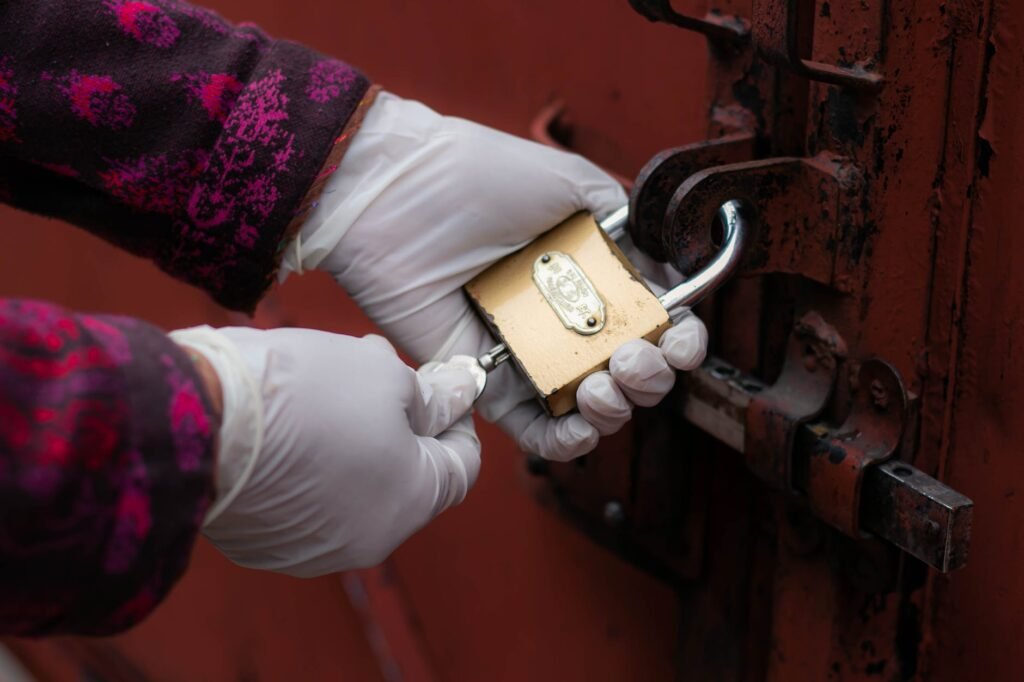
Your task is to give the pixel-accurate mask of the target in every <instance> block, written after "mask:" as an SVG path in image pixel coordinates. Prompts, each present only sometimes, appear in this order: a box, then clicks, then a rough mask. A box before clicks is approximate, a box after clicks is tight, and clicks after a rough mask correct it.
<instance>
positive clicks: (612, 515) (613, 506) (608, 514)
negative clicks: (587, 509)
mask: <svg viewBox="0 0 1024 682" xmlns="http://www.w3.org/2000/svg"><path fill="white" fill-rule="evenodd" d="M604 522H605V523H607V524H608V525H609V526H610V527H611V528H621V527H622V526H623V525H625V523H626V510H625V508H623V506H622V503H621V502H619V501H618V500H612V501H611V502H608V503H607V504H605V505H604Z"/></svg>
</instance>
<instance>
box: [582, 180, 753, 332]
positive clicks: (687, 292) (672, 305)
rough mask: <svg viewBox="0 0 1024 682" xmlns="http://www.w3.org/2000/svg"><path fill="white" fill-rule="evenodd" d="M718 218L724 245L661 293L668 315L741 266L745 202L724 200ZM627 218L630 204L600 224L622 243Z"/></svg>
mask: <svg viewBox="0 0 1024 682" xmlns="http://www.w3.org/2000/svg"><path fill="white" fill-rule="evenodd" d="M718 219H719V221H721V223H722V246H721V248H720V249H719V251H718V253H717V254H716V255H715V257H714V258H712V259H711V261H710V262H708V264H707V265H705V266H704V267H703V268H701V269H700V270H698V271H697V272H696V273H695V274H694V275H693V276H691V277H688V278H686V279H685V280H683V281H682V282H680V283H679V284H677V285H676V286H674V287H672V288H671V289H669V290H668V291H666V292H665V293H664V294H662V295H661V296H659V297H658V300H659V301H660V302H661V305H663V306H664V307H665V310H667V311H668V312H669V315H672V314H673V313H674V312H677V311H679V309H681V308H688V307H690V306H693V305H696V304H697V303H700V301H702V300H703V299H704V298H705V297H707V296H708V295H710V294H711V293H713V292H714V291H715V290H716V289H718V288H719V287H720V286H722V285H723V284H725V282H726V281H727V280H728V279H729V278H730V277H732V276H733V275H734V274H736V271H737V270H739V267H740V265H741V264H742V262H743V256H744V254H745V253H746V250H747V245H748V244H749V243H750V226H749V225H748V223H747V219H746V218H745V217H744V215H743V205H742V204H741V203H740V202H739V201H736V200H732V201H727V202H725V203H724V204H722V206H721V207H720V208H719V209H718ZM628 221H629V207H628V206H623V207H622V208H620V209H619V210H617V211H615V212H614V213H612V214H611V215H610V216H608V217H607V218H605V219H604V220H603V221H601V222H600V225H601V229H602V230H604V231H605V234H607V235H608V236H609V237H610V238H611V239H612V241H614V242H616V243H619V242H620V241H621V240H622V239H623V238H624V237H625V235H626V224H627V222H628Z"/></svg>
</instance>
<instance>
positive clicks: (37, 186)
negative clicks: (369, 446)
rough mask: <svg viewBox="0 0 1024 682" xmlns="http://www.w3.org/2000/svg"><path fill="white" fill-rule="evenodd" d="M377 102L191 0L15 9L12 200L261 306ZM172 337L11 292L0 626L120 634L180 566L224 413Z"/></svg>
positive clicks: (6, 33) (44, 3)
mask: <svg viewBox="0 0 1024 682" xmlns="http://www.w3.org/2000/svg"><path fill="white" fill-rule="evenodd" d="M370 101H372V90H371V89H370V88H369V83H368V81H367V80H366V78H365V77H364V76H363V75H362V74H360V73H359V72H357V71H356V70H354V69H352V68H351V67H349V66H348V65H346V64H344V63H342V62H339V61H336V60H333V59H330V58H326V57H323V56H321V55H318V54H316V53H314V52H312V51H310V50H308V49H306V48H304V47H302V46H299V45H295V44H293V43H288V42H284V41H277V40H272V39H270V38H268V37H267V36H266V35H264V34H263V33H262V32H260V31H259V30H258V29H256V28H254V27H249V26H244V27H237V26H232V25H230V24H228V23H227V22H225V21H223V20H222V19H220V18H219V17H217V16H216V15H214V14H212V13H210V12H208V11H206V10H203V9H200V8H198V7H194V6H192V5H189V4H187V3H185V2H182V1H181V0H0V201H3V202H7V203H10V204H12V205H14V206H17V207H20V208H22V209H25V210H28V211H33V212H37V213H42V214H46V215H49V216H53V217H55V218H60V219H63V220H66V221H68V222H71V223H74V224H76V225H79V226H81V227H84V228H85V229H88V230H90V231H91V232H93V233H95V234H97V235H100V236H101V237H103V238H105V239H107V240H109V241H111V242H113V243H115V244H117V245H119V246H121V247H123V248H126V249H128V250H130V251H132V252H134V253H136V254H138V255H141V256H144V257H146V258H150V259H152V260H154V261H155V262H156V263H158V264H159V265H160V266H161V267H162V268H163V269H164V270H166V271H167V272H169V273H171V274H172V275H174V276H176V277H179V278H181V279H184V280H186V281H188V282H191V283H193V284H196V285H198V286H200V287H202V288H204V289H206V290H207V291H208V292H209V293H210V294H211V295H212V296H213V297H214V298H215V299H216V300H217V301H219V302H220V303H222V304H223V305H225V306H227V307H230V308H234V309H239V310H251V309H252V308H253V307H255V305H256V303H257V301H258V300H259V299H260V297H261V296H262V294H263V292H264V291H265V289H266V288H267V287H268V286H269V284H270V283H271V282H272V281H273V276H274V271H275V269H276V267H277V264H278V262H279V257H280V251H281V247H282V245H283V244H284V243H285V242H286V240H287V239H289V237H290V236H291V234H292V231H293V230H296V229H297V228H298V226H299V225H300V224H301V221H302V218H303V213H304V212H305V211H308V210H309V209H310V208H312V207H313V206H315V198H316V194H317V191H318V188H319V187H322V185H323V182H324V180H325V178H326V176H327V175H328V174H329V173H330V172H331V171H332V170H333V169H334V168H336V167H337V164H338V162H339V158H340V156H341V155H342V154H343V153H344V149H345V148H346V145H347V143H348V141H349V140H350V139H351V136H352V132H353V130H354V129H355V127H356V126H357V125H358V121H359V118H360V116H361V115H362V113H363V112H365V109H366V107H367V106H368V102H370ZM212 414H213V413H212V411H211V406H210V404H209V401H208V399H207V397H206V395H205V394H204V393H203V391H202V388H201V383H200V380H199V378H198V376H197V375H196V373H195V371H194V369H193V367H192V364H191V362H190V361H189V360H188V358H187V357H185V356H184V355H183V354H182V353H181V351H180V350H179V349H178V348H177V346H175V345H174V344H173V343H171V342H170V341H169V340H168V339H167V337H166V336H165V335H164V334H162V333H161V332H160V331H159V330H156V329H155V328H153V327H150V326H148V325H146V324H144V323H142V322H138V321H133V320H129V319H125V318H116V317H101V316H86V315H77V314H73V313H70V312H67V311H64V310H61V309H60V308H58V307H55V306H51V305H48V304H43V303H35V302H26V301H9V300H3V299H0V634H19V635H45V634H54V633H67V632H75V633H92V634H103V633H110V632H115V631H118V630H121V629H123V628H125V627H127V626H129V625H132V624H133V623H135V622H137V621H138V620H140V619H141V618H142V617H144V616H145V615H146V614H148V613H149V612H150V611H151V610H152V609H153V608H154V607H155V606H156V604H158V603H159V601H160V600H161V599H162V598H163V597H164V595H165V594H166V593H167V592H168V590H170V588H171V586H172V585H173V584H174V582H175V581H176V580H177V578H178V577H179V576H180V575H181V573H182V571H183V570H184V568H185V565H186V563H187V561H188V556H189V553H190V550H191V546H192V543H193V542H194V540H195V536H196V534H197V533H198V529H199V526H200V522H201V519H202V517H203V514H204V512H205V510H206V508H207V506H208V505H209V503H210V499H211V495H212V491H213V485H212V471H213V459H214V440H215V434H216V429H217V424H215V423H214V419H213V417H212Z"/></svg>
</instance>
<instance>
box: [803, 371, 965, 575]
mask: <svg viewBox="0 0 1024 682" xmlns="http://www.w3.org/2000/svg"><path fill="white" fill-rule="evenodd" d="M907 409H908V404H907V390H906V388H905V387H904V386H903V379H902V378H900V375H899V372H897V371H896V370H895V369H894V368H893V367H892V366H891V365H889V364H888V363H886V362H885V361H883V360H880V359H878V358H872V359H870V360H867V361H865V362H864V363H862V364H861V366H860V370H859V372H858V373H857V386H856V387H855V390H854V400H853V407H852V408H851V410H850V415H849V416H848V417H847V418H846V421H844V422H843V424H842V426H840V427H839V428H838V429H835V430H833V431H831V432H830V433H827V434H825V435H824V437H823V438H821V439H819V442H818V443H817V444H816V446H815V447H814V449H813V451H812V452H811V456H810V457H809V458H808V459H807V460H806V463H807V469H806V472H805V478H804V481H803V486H802V489H803V490H804V492H806V493H807V500H808V503H809V504H810V507H811V509H812V510H813V511H814V512H815V514H816V515H817V516H818V518H820V519H821V520H823V521H825V522H826V523H828V524H830V525H832V526H834V527H836V528H838V529H839V530H841V531H843V532H844V533H846V534H847V535H850V536H852V537H857V536H858V535H859V534H860V530H861V529H860V517H861V510H862V509H863V505H862V504H861V503H862V496H861V492H862V490H863V485H864V474H865V472H866V470H867V469H868V468H869V467H871V466H874V465H876V464H878V463H880V462H883V461H885V460H887V459H889V458H890V457H892V456H893V454H894V453H895V452H896V449H897V448H898V447H899V445H900V439H901V438H902V437H903V429H904V426H905V425H906V421H907ZM907 454H908V455H910V454H912V453H907ZM872 501H875V500H873V499H872ZM906 512H907V513H908V514H913V513H914V510H913V508H910V509H908V510H906ZM946 563H947V562H943V563H942V564H940V565H946Z"/></svg>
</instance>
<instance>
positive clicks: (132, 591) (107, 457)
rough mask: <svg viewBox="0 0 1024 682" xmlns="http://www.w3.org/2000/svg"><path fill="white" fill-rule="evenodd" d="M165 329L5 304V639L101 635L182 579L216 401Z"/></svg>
mask: <svg viewBox="0 0 1024 682" xmlns="http://www.w3.org/2000/svg"><path fill="white" fill-rule="evenodd" d="M205 383H206V382H205V381H204V379H203V373H202V371H197V370H196V368H195V367H194V365H193V361H191V360H190V359H189V357H188V355H187V354H186V353H185V352H184V351H183V350H182V349H181V348H179V347H178V346H177V345H176V344H174V343H172V342H171V341H170V340H169V339H168V338H167V337H166V335H164V334H163V333H162V332H160V331H159V330H157V329H155V328H153V327H150V326H149V325H146V324H145V323H142V322H140V321H137V320H131V319H128V318H120V317H108V316H86V315H76V314H72V313H69V312H67V311H64V310H62V309H60V308H58V307H56V306H52V305H48V304H43V303H38V302H30V301H10V300H6V301H5V300H0V632H2V633H5V634H20V635H40V634H54V633H61V632H65V633H66V632H74V633H91V634H104V633H110V632H114V631H117V630H120V629H123V628H125V627H127V626H129V625H132V624H134V623H135V622H137V621H138V620H140V619H141V618H142V617H144V616H145V615H146V614H148V613H149V612H150V611H151V610H152V609H153V608H154V607H155V606H156V604H157V603H159V601H160V600H161V599H162V598H163V597H164V595H165V594H166V593H167V592H168V591H169V590H170V588H171V587H172V585H173V584H174V583H175V581H176V580H177V579H178V577H179V576H180V575H181V573H182V572H183V571H184V569H185V566H186V564H187V561H188V557H189V554H190V552H191V547H192V544H193V542H194V540H195V536H196V535H197V533H198V530H199V525H200V523H201V520H202V518H203V515H204V513H205V511H206V509H207V508H208V506H209V504H210V502H211V499H212V496H213V468H214V447H215V445H214V444H215V440H216V434H217V430H218V425H219V424H218V418H217V415H216V403H215V402H214V400H212V399H211V398H215V397H216V392H215V391H211V390H207V389H206V388H204V385H205Z"/></svg>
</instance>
